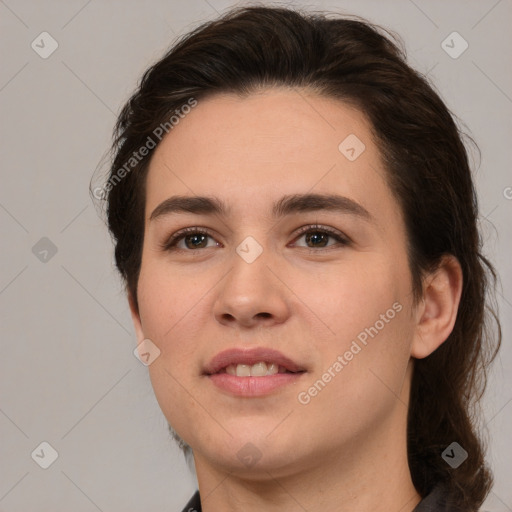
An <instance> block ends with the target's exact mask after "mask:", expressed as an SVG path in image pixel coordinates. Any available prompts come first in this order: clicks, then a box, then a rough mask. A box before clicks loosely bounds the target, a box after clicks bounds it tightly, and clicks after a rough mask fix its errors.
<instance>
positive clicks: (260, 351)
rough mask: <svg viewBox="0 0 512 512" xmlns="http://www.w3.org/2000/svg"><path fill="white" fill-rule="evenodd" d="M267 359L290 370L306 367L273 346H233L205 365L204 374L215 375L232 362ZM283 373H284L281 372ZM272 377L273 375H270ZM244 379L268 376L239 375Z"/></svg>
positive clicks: (296, 370)
mask: <svg viewBox="0 0 512 512" xmlns="http://www.w3.org/2000/svg"><path fill="white" fill-rule="evenodd" d="M260 361H265V362H268V363H276V364H278V365H279V366H282V367H283V368H286V369H287V370H288V371H290V372H303V371H305V370H306V368H303V367H301V366H300V365H299V364H297V363H295V362H294V361H292V360H291V359H290V358H289V357H286V356H285V355H284V354H282V353H281V352H279V351H277V350H274V349H272V348H264V347H258V348H250V349H248V348H246V349H240V348H231V349H228V350H224V351H222V352H219V353H218V354H217V355H216V356H215V357H213V359H211V361H210V362H209V363H208V364H207V365H206V366H205V368H204V374H206V375H213V374H216V373H217V372H218V371H219V370H222V369H223V368H226V367H227V366H229V365H230V364H248V365H253V364H256V363H259V362H260ZM280 375H283V374H280ZM269 377H271V375H269ZM238 378H244V379H250V378H257V379H265V378H266V377H238Z"/></svg>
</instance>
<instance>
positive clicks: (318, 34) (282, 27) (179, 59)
mask: <svg viewBox="0 0 512 512" xmlns="http://www.w3.org/2000/svg"><path fill="white" fill-rule="evenodd" d="M328 14H329V13H328ZM330 14H332V13H330ZM279 86H283V87H288V88H292V89H295V88H301V89H302V90H305V89H308V90H312V91H314V92H316V93H317V94H319V95H321V96H324V97H328V98H332V99H338V100H340V101H342V102H345V103H347V104H350V105H352V106H355V107H356V108H358V109H359V110H360V111H361V112H362V113H363V114H364V115H366V116H367V118H368V119H369V120H370V122H371V126H372V132H373V136H374V138H375V141H376V143H377V146H378V147H379V150H380V153H381V156H382V159H383V162H384V165H385V168H386V175H387V176H386V177H387V179H388V183H389V186H390V188H391V190H392V192H393V193H394V195H395V197H396V200H397V202H398V204H399V205H400V207H401V210H402V212H403V215H404V219H405V223H406V229H407V243H408V247H407V251H408V259H409V266H410V271H411V276H412V282H413V295H414V300H415V303H417V301H418V300H419V299H420V298H421V296H422V279H423V277H424V276H425V274H426V273H428V272H431V271H433V270H435V269H436V267H437V266H438V265H439V264H440V262H441V259H442V257H443V256H444V255H448V254H449V255H454V256H455V257H456V258H457V259H458V261H459V262H460V265H461V267H462V272H463V289H462V296H461V300H460V305H459V309H458V315H457V319H456V322H455V326H454V328H453V331H452V332H451V334H450V336H449V337H448V339H447V340H446V341H445V342H444V343H443V344H442V345H441V346H440V347H439V348H438V349H437V350H435V351H434V352H433V353H432V354H430V355H429V356H428V357H425V358H424V359H417V360H415V361H414V370H413V377H412V383H411V393H410V403H409V411H408V418H407V451H408V462H409V468H410V471H411V476H412V480H413V483H414V485H415V487H416V489H417V491H418V493H419V494H421V495H422V496H423V497H424V496H426V495H427V494H428V493H429V492H430V491H431V490H432V489H433V488H434V487H435V486H436V485H438V484H444V485H446V486H447V488H448V491H449V501H450V502H451V503H452V504H453V505H454V506H459V507H461V508H462V509H464V510H471V511H473V510H478V507H479V506H480V505H481V504H482V503H483V501H484V499H485V497H486V496H487V494H488V493H489V491H490V489H491V487H492V484H493V476H492V472H491V470H490V468H489V467H488V466H487V465H486V463H485V458H484V451H485V443H484V440H483V438H482V434H481V433H479V425H478V422H479V418H480V416H479V414H481V411H480V408H478V407H477V406H478V405H480V400H481V398H482V395H483V393H484V391H485V388H486V384H487V369H488V366H489V365H490V363H491V362H492V361H493V360H494V358H495V357H496V354H497V353H498V350H499V348H500V345H501V327H500V322H499V319H498V316H497V313H496V312H495V311H496V307H497V306H495V305H494V304H495V301H493V302H492V304H491V305H492V306H493V307H491V306H490V305H489V302H490V301H491V299H492V298H493V297H494V295H492V294H491V295H489V294H488V292H489V291H491V292H492V291H493V290H494V288H495V285H496V280H497V276H496V273H495V270H494V268H493V266H492V264H491V263H490V262H489V261H488V260H487V259H486V258H485V257H484V256H483V254H482V252H481V249H482V239H481V236H480V233H479V231H478V227H477V220H478V204H477V196H476V191H475V188H474V184H473V180H472V176H471V169H470V165H469V161H468V154H467V151H466V148H465V145H464V143H463V137H465V135H464V134H463V133H462V131H460V130H459V129H458V127H457V126H456V123H455V121H454V118H453V116H452V114H451V113H450V111H449V110H448V108H447V107H446V106H445V104H444V103H443V101H442V100H441V98H440V96H439V95H438V93H436V92H435V90H434V87H433V86H432V85H430V84H429V81H428V80H427V78H426V77H424V76H423V75H421V74H420V73H419V72H417V71H415V70H413V69H411V68H410V67H409V66H408V65H407V63H406V55H405V51H404V49H403V44H402V43H401V40H400V39H399V37H398V36H396V35H394V34H393V33H390V32H388V31H386V30H384V29H382V28H381V27H378V26H376V25H374V24H372V23H370V22H368V21H366V20H363V19H361V18H359V17H355V16H352V17H346V16H344V17H341V16H339V15H337V16H335V17H333V18H329V16H328V15H325V14H324V13H318V12H312V11H311V12H301V11H299V10H297V9H293V10H292V9H288V8H275V7H262V6H251V7H241V8H240V7H238V8H235V9H232V10H231V11H229V12H227V13H226V14H224V15H223V16H221V17H219V18H217V19H215V20H213V21H209V22H206V23H204V24H202V25H201V26H199V27H198V28H196V29H195V30H193V31H192V32H190V33H188V34H185V35H184V36H182V37H181V39H179V40H178V41H177V42H176V43H175V45H174V46H173V47H172V48H171V49H170V50H169V51H168V53H167V54H166V55H165V56H164V57H163V58H161V59H160V60H159V61H158V62H156V63H155V64H154V65H152V66H151V67H150V68H149V69H147V71H146V72H145V73H144V74H143V76H142V78H141V80H140V83H139V84H138V87H137V89H136V92H135V93H134V94H133V95H132V96H131V98H130V99H129V100H128V101H127V102H126V104H125V105H124V107H123V108H122V111H121V113H120V115H119V117H118V120H117V123H116V125H115V128H114V140H113V144H112V148H111V152H112V163H111V165H110V168H109V180H108V182H107V184H106V186H105V187H104V188H103V189H102V191H101V194H100V197H98V195H97V194H96V193H94V197H95V198H96V199H98V198H101V199H103V200H104V201H105V202H106V213H107V220H108V229H109V230H110V232H111V235H112V238H113V242H114V244H115V262H116V266H117V269H118V270H119V272H120V274H121V276H122V278H123V282H124V284H125V289H126V292H127V293H128V295H129V296H130V297H131V298H132V300H133V301H134V305H135V307H136V308H137V309H138V302H137V283H138V277H139V271H140V266H141V256H142V246H143V241H144V210H145V181H146V175H147V171H148V167H149V162H150V160H151V155H152V154H153V152H154V150H153V149H152V150H150V151H149V154H148V156H147V157H145V158H141V159H138V158H137V159H136V160H132V158H133V157H134V155H136V154H137V155H138V152H140V149H141V148H142V147H143V146H148V141H149V140H150V139H152V138H153V137H154V135H155V133H158V132H155V130H158V127H161V126H167V128H169V123H168V121H169V116H170V115H172V113H174V112H176V111H177V109H178V110H179V109H180V108H182V106H183V105H185V104H187V103H189V104H190V100H191V98H193V99H195V100H196V101H199V102H200V101H201V100H202V99H205V98H206V97H208V96H211V95H213V94H215V93H232V94H236V95H238V96H239V97H241V98H244V97H247V96H248V95H250V94H251V93H255V92H257V91H261V90H265V89H267V88H272V87H279ZM178 121H179V120H178ZM165 123H167V125H166V124H165ZM160 131H161V129H160ZM165 131H166V132H169V131H170V130H169V129H166V130H165ZM127 162H130V166H131V167H132V168H131V169H128V170H127V168H126V164H127ZM121 169H125V171H126V170H127V172H124V173H121ZM120 177H121V178H122V179H120ZM114 178H117V179H114ZM96 190H97V189H95V191H96ZM491 285H494V286H491ZM492 325H493V326H495V327H496V329H491V327H492ZM477 413H478V414H477ZM170 429H171V433H172V432H173V430H172V427H170ZM174 437H175V439H177V440H178V441H180V439H179V437H178V436H177V434H175V435H174ZM453 441H457V442H458V443H459V444H460V445H461V446H462V447H463V448H464V449H465V450H466V451H467V452H468V458H467V459H466V460H465V461H464V462H463V463H462V464H461V465H460V466H459V467H457V468H456V469H453V468H452V467H451V466H449V465H448V464H447V463H446V462H445V460H443V458H442V456H441V454H442V452H443V450H445V449H446V448H447V446H449V445H450V444H451V443H452V442H453ZM180 445H181V447H182V448H185V449H187V448H188V449H189V448H190V447H188V445H186V443H184V442H183V441H181V444H180Z"/></svg>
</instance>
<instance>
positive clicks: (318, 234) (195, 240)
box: [160, 225, 350, 252]
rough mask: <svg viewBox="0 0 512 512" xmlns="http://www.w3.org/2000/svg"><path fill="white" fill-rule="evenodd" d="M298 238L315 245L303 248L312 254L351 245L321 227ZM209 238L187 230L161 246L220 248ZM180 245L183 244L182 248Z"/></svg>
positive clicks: (173, 248)
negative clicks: (329, 240) (330, 241)
mask: <svg viewBox="0 0 512 512" xmlns="http://www.w3.org/2000/svg"><path fill="white" fill-rule="evenodd" d="M298 235H299V236H298V237H296V238H295V241H296V240H298V239H300V238H302V237H305V239H306V244H310V243H311V244H313V246H301V245H298V247H304V248H306V249H310V250H311V251H312V252H317V249H322V248H324V247H330V246H332V245H341V246H345V245H349V244H350V241H349V240H348V238H346V237H345V236H343V235H342V234H341V233H340V232H338V231H336V230H334V229H332V228H328V227H324V226H319V225H311V226H304V227H302V228H301V229H300V230H299V233H298ZM208 238H211V239H212V240H213V237H212V235H211V234H210V232H209V231H208V230H207V229H204V228H199V227H191V228H185V229H182V230H180V231H177V232H176V233H174V234H173V235H171V237H170V238H168V239H167V240H166V241H165V242H164V243H162V244H161V245H160V248H161V249H162V250H164V251H177V250H179V251H186V252H192V251H194V250H195V249H208V248H210V247H219V246H220V244H219V243H218V242H214V243H213V244H212V245H208ZM329 238H331V239H334V240H335V241H336V242H338V244H328V243H327V242H328V239H329ZM180 244H182V245H181V246H180Z"/></svg>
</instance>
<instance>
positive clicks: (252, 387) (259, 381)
mask: <svg viewBox="0 0 512 512" xmlns="http://www.w3.org/2000/svg"><path fill="white" fill-rule="evenodd" d="M260 361H265V362H269V363H276V364H277V365H279V366H282V367H283V368H285V369H286V370H288V371H289V372H294V373H276V374H274V375H266V376H262V377H237V376H236V375H230V374H228V373H218V372H219V371H220V370H222V369H224V368H226V366H229V365H230V364H248V365H253V364H256V363H259V362H260ZM306 371H307V370H306V368H304V367H302V366H300V365H299V364H298V363H296V362H295V361H292V360H291V359H290V358H289V357H286V356H285V355H284V354H282V353H281V352H279V351H277V350H274V349H271V348H263V347H259V348H253V349H238V348H233V349H228V350H224V351H223V352H220V353H219V354H217V355H216V356H215V357H214V358H213V359H212V360H211V361H210V362H209V363H208V364H207V365H206V366H205V369H204V375H205V376H206V377H207V378H208V380H210V381H211V382H212V383H213V384H214V385H215V386H216V387H217V388H219V389H220V390H222V391H224V392H227V393H228V394H230V395H235V396H240V397H246V398H248V397H258V396H264V395H268V394H269V393H271V392H272V391H275V390H277V389H279V388H282V387H283V386H286V385H289V384H292V383H294V382H297V381H298V380H299V379H300V378H301V377H302V376H303V375H304V373H306Z"/></svg>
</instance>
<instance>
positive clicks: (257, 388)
mask: <svg viewBox="0 0 512 512" xmlns="http://www.w3.org/2000/svg"><path fill="white" fill-rule="evenodd" d="M304 373H305V372H302V373H276V374H274V375H267V376H265V377H237V376H236V375H230V374H229V373H215V374H213V375H208V378H209V379H210V380H211V382H213V384H215V386H217V387H218V388H219V389H222V390H224V391H227V392H229V393H231V394H233V395H236V396H244V397H256V396H264V395H268V394H269V393H271V392H272V391H275V390H276V389H279V388H282V387H284V386H286V385H288V384H291V383H293V382H297V381H298V380H299V379H300V377H301V376H302V375H303V374H304Z"/></svg>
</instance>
